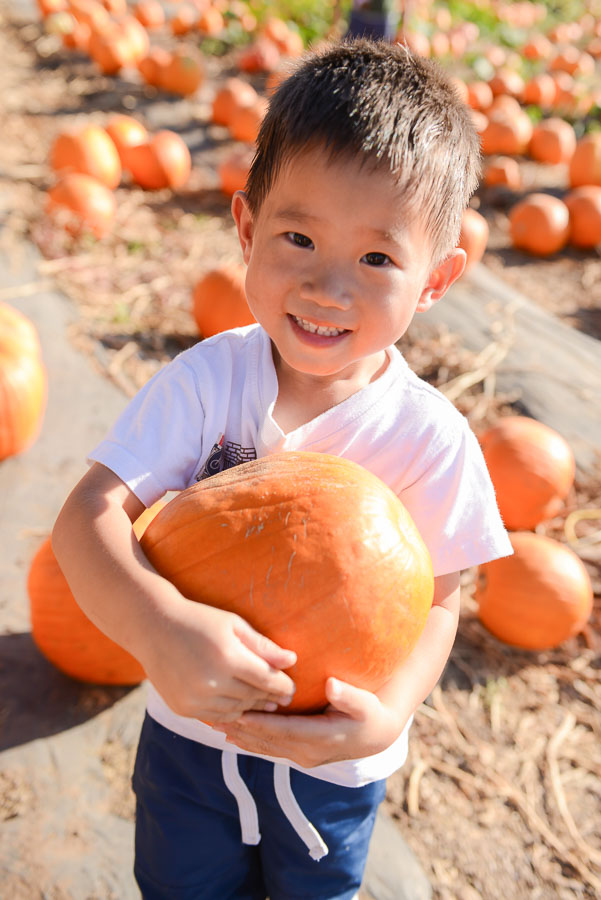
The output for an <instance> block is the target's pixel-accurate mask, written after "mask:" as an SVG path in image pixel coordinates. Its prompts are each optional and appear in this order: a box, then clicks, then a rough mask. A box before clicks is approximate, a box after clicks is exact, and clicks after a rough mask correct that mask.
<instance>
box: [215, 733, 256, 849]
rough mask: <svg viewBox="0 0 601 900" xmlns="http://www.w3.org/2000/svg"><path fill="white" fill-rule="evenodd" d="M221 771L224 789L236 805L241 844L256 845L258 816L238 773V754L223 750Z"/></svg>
mask: <svg viewBox="0 0 601 900" xmlns="http://www.w3.org/2000/svg"><path fill="white" fill-rule="evenodd" d="M221 770H222V772H223V780H224V781H225V784H226V787H227V788H228V790H229V791H231V793H232V794H233V795H234V797H235V799H236V803H237V804H238V815H239V816H240V828H241V830H242V843H243V844H258V843H259V841H260V840H261V832H260V831H259V814H258V813H257V806H256V804H255V801H254V800H253V796H252V794H251V792H250V791H249V790H248V788H247V787H246V784H245V783H244V781H243V780H242V777H241V775H240V772H239V771H238V754H237V753H230V752H228V751H227V750H224V751H223V753H222V754H221Z"/></svg>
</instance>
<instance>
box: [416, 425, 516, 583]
mask: <svg viewBox="0 0 601 900" xmlns="http://www.w3.org/2000/svg"><path fill="white" fill-rule="evenodd" d="M463 421H464V420H463V417H462V427H461V428H457V429H456V431H457V433H456V434H455V435H454V436H453V439H450V438H449V436H448V435H445V438H446V439H442V440H440V441H439V442H438V445H437V446H436V447H434V448H430V449H431V453H430V454H428V456H429V458H428V464H427V467H425V469H424V471H423V472H421V473H420V475H419V477H418V478H417V479H416V481H415V482H414V483H413V484H411V485H410V486H408V487H406V488H405V489H404V490H403V491H402V492H401V494H400V499H401V501H402V502H403V504H404V505H405V506H406V507H407V509H408V511H409V512H410V514H411V516H412V518H413V521H414V522H415V524H416V526H417V528H418V530H419V532H420V534H421V536H422V538H423V540H424V542H425V543H426V545H427V547H428V549H429V551H430V555H431V557H432V565H433V569H434V575H435V576H438V575H446V574H448V573H449V572H456V571H460V570H461V569H467V568H469V567H470V566H475V565H479V564H480V563H484V562H488V561H489V560H492V559H497V558H499V557H502V556H509V555H511V553H512V552H513V550H512V547H511V543H510V541H509V537H508V535H507V531H506V529H505V527H504V525H503V521H502V519H501V516H500V513H499V509H498V506H497V501H496V497H495V492H494V488H493V485H492V482H491V480H490V476H489V474H488V469H487V468H486V463H485V461H484V457H483V456H482V451H481V450H480V446H479V444H478V441H477V439H476V437H475V435H474V433H473V432H472V431H471V429H470V428H469V426H468V424H467V422H465V425H463Z"/></svg>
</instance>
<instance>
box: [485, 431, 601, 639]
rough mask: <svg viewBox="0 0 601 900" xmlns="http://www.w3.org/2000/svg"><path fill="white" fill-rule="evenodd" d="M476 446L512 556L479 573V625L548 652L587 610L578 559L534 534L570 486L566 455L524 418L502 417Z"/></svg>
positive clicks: (585, 578)
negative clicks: (495, 500)
mask: <svg viewBox="0 0 601 900" xmlns="http://www.w3.org/2000/svg"><path fill="white" fill-rule="evenodd" d="M480 445H481V447H482V452H483V454H484V459H485V460H486V464H487V466H488V470H489V473H490V477H491V480H492V483H493V486H494V488H495V492H496V495H497V502H498V505H499V510H500V512H501V515H502V517H503V520H504V522H505V525H506V527H507V528H508V529H509V531H510V535H509V537H510V540H511V544H512V547H513V551H514V552H513V556H508V557H505V558H503V559H497V560H494V561H493V562H490V563H485V564H484V565H481V566H479V568H478V572H477V576H476V587H475V595H474V596H475V600H476V602H477V604H478V618H479V620H480V622H481V623H482V624H483V625H484V627H485V628H486V629H487V630H488V631H490V632H491V633H492V634H493V635H495V637H497V638H498V639H499V640H501V641H503V642H504V643H507V644H510V645H512V646H514V647H520V648H523V649H526V650H548V649H552V648H554V647H557V646H558V645H559V644H561V643H563V641H566V640H568V639H569V638H571V637H573V636H574V635H577V634H578V633H579V632H581V631H582V630H583V628H584V627H585V625H586V622H587V621H588V619H589V616H590V614H591V612H592V608H593V588H592V584H591V580H590V577H589V574H588V572H587V569H586V567H585V566H584V564H583V562H582V560H581V559H580V557H579V556H578V555H577V554H576V553H575V552H574V551H573V550H572V549H571V548H570V547H568V546H567V545H566V544H564V543H562V542H561V541H557V540H554V539H552V538H550V537H547V536H546V535H544V534H539V533H536V531H534V529H536V527H537V526H539V525H541V524H542V523H544V522H546V521H548V520H549V519H551V518H553V516H555V515H558V514H560V513H561V511H562V510H563V509H564V508H565V501H566V498H567V496H568V494H569V492H570V490H571V489H572V486H573V483H574V474H575V463H574V455H573V452H572V449H571V447H570V446H569V444H568V443H567V442H566V440H565V439H564V438H563V437H562V436H561V435H560V434H558V432H556V431H555V430H554V429H552V428H549V426H547V425H544V424H543V423H542V422H538V421H536V420H535V419H531V418H529V417H527V416H505V417H502V418H501V419H500V420H499V421H498V422H497V423H496V424H495V425H493V426H491V427H490V428H488V429H487V430H486V431H485V432H484V433H483V434H482V435H481V436H480Z"/></svg>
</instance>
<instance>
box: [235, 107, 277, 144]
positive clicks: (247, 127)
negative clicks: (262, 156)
mask: <svg viewBox="0 0 601 900" xmlns="http://www.w3.org/2000/svg"><path fill="white" fill-rule="evenodd" d="M267 107H268V100H267V98H266V97H261V96H259V97H257V99H256V100H255V102H254V103H252V104H250V105H249V106H238V107H236V108H235V109H234V111H233V112H232V115H231V118H230V123H229V126H228V128H229V132H230V134H231V136H232V137H233V139H234V140H235V141H243V142H244V143H247V144H254V142H255V141H256V139H257V135H258V134H259V129H260V127H261V122H262V121H263V119H264V117H265V113H266V112H267Z"/></svg>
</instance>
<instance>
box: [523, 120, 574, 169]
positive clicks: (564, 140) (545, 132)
mask: <svg viewBox="0 0 601 900" xmlns="http://www.w3.org/2000/svg"><path fill="white" fill-rule="evenodd" d="M575 149H576V132H575V131H574V127H573V126H572V125H570V123H569V122H567V121H566V120H565V119H560V118H559V117H558V116H550V117H549V118H548V119H543V120H542V122H539V123H538V124H537V125H535V126H534V128H533V130H532V137H531V138H530V143H529V145H528V153H529V155H530V156H531V157H532V159H535V160H536V161H537V162H542V163H549V164H551V165H557V164H558V163H566V162H569V161H570V159H571V158H572V156H573V154H574V150H575Z"/></svg>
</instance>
